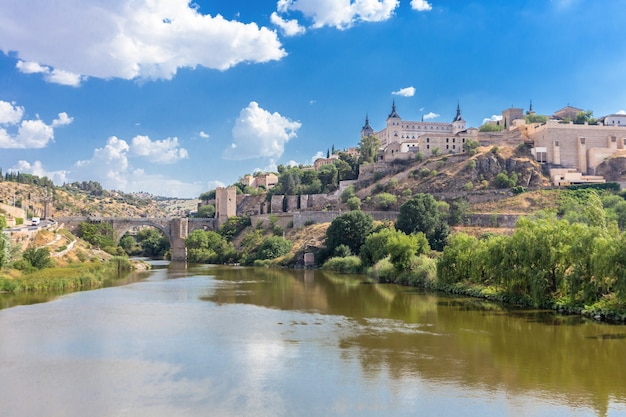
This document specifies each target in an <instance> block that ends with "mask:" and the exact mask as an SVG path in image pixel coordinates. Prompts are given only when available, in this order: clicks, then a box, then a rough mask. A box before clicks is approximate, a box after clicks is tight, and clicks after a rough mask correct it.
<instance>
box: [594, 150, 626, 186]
mask: <svg viewBox="0 0 626 417" xmlns="http://www.w3.org/2000/svg"><path fill="white" fill-rule="evenodd" d="M596 175H602V176H603V177H604V178H605V179H606V180H607V181H609V182H622V183H623V182H626V152H625V151H622V152H619V153H616V154H614V155H613V156H611V157H610V158H607V159H605V160H604V161H603V162H602V163H600V165H598V167H597V168H596Z"/></svg>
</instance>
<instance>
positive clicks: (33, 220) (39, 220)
mask: <svg viewBox="0 0 626 417" xmlns="http://www.w3.org/2000/svg"><path fill="white" fill-rule="evenodd" d="M40 222H41V219H40V218H39V217H33V218H32V223H31V225H33V226H39V223H40Z"/></svg>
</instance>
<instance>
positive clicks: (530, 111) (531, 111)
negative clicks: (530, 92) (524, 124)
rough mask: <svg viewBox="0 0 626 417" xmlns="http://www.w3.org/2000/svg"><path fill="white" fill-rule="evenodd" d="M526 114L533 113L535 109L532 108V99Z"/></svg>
mask: <svg viewBox="0 0 626 417" xmlns="http://www.w3.org/2000/svg"><path fill="white" fill-rule="evenodd" d="M526 114H535V111H534V110H533V101H532V100H530V108H529V109H528V112H527V113H526Z"/></svg>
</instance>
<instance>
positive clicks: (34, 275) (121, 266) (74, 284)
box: [0, 257, 131, 293]
mask: <svg viewBox="0 0 626 417" xmlns="http://www.w3.org/2000/svg"><path fill="white" fill-rule="evenodd" d="M130 270H131V263H130V261H129V260H128V258H124V257H113V258H111V259H110V260H107V261H99V260H94V261H93V262H89V263H81V264H74V265H71V266H68V267H63V268H59V267H53V268H44V269H40V270H36V271H34V272H31V273H28V274H18V275H0V292H5V293H18V292H43V291H70V290H80V289H87V288H97V287H100V286H102V285H103V283H104V281H105V280H106V279H109V278H111V277H112V276H120V275H121V274H125V273H127V272H129V271H130Z"/></svg>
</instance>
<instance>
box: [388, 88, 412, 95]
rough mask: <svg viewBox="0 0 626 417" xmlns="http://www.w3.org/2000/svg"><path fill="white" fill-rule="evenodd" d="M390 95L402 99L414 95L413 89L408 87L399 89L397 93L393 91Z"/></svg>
mask: <svg viewBox="0 0 626 417" xmlns="http://www.w3.org/2000/svg"><path fill="white" fill-rule="evenodd" d="M391 94H394V95H396V96H402V97H413V96H414V95H415V87H413V86H410V87H406V88H401V89H399V90H398V91H394V92H392V93H391Z"/></svg>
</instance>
